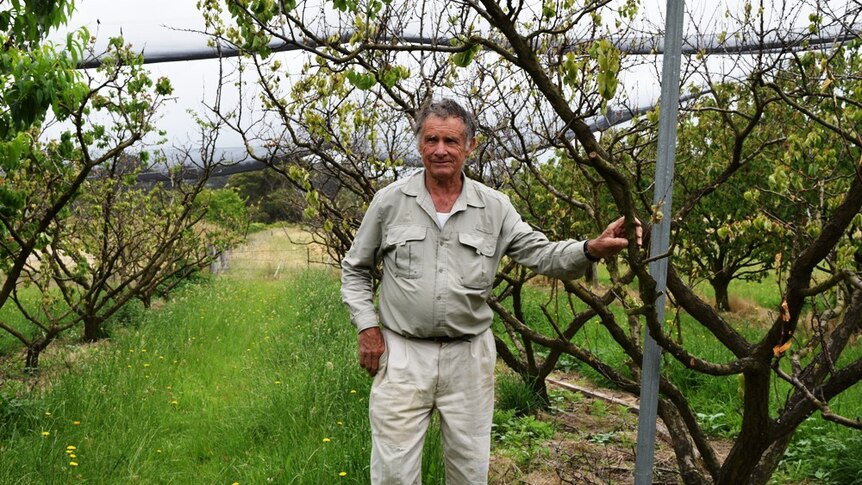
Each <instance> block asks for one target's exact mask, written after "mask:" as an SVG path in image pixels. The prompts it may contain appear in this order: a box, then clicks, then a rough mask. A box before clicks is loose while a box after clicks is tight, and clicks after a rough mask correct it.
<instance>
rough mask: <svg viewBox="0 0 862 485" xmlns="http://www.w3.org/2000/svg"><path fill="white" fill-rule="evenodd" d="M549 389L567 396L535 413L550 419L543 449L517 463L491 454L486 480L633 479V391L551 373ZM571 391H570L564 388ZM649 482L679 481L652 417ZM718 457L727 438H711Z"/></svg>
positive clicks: (534, 484)
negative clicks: (522, 464)
mask: <svg viewBox="0 0 862 485" xmlns="http://www.w3.org/2000/svg"><path fill="white" fill-rule="evenodd" d="M548 385H549V390H551V389H564V390H565V391H564V394H565V395H567V396H570V397H571V398H566V399H562V400H560V401H559V402H555V403H554V406H555V408H556V409H554V410H553V411H552V412H550V413H544V412H543V413H541V414H540V419H542V420H548V421H552V422H553V423H555V427H556V432H555V435H554V436H553V438H551V439H550V440H548V441H547V442H546V443H545V446H544V448H545V451H544V453H540V454H539V455H540V456H537V457H535V458H534V459H533V460H532V461H531V462H530V463H529V465H528V466H527V467H525V468H522V467H519V466H518V464H517V463H516V461H515V460H513V459H510V458H507V457H506V456H504V455H505V454H504V453H500V452H497V453H494V454H493V456H492V457H491V472H490V477H489V483H492V484H498V485H510V484H511V485H514V484H518V485H562V484H630V483H634V469H635V448H636V443H637V432H638V431H637V428H638V414H637V411H638V408H637V405H638V399H637V397H635V396H633V395H630V394H627V393H624V392H619V391H614V390H610V389H599V388H595V387H591V385H590V384H588V383H587V381H586V380H584V379H581V378H580V377H579V376H578V375H577V374H555V375H553V376H552V378H550V379H549V381H548ZM569 393H571V394H569ZM656 434H657V436H656V444H655V445H656V448H655V461H654V465H653V484H677V483H682V482H681V480H680V476H679V471H678V468H677V465H676V457H675V455H674V453H673V449H672V448H671V446H670V440H669V437H668V434H667V430H666V428H665V427H664V425H663V423H661V421H660V420H659V422H658V423H657V433H656ZM712 444H713V447H714V448H715V449H716V452H717V453H718V454H719V456H720V457H721V458H723V457H725V456H726V455H727V453H728V452H729V451H730V446H731V443H730V442H729V441H718V440H717V441H715V442H713V443H712Z"/></svg>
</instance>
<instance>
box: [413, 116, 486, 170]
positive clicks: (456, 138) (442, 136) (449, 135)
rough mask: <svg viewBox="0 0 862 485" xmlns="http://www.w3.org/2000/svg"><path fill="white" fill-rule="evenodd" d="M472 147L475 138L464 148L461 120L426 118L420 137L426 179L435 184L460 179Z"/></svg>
mask: <svg viewBox="0 0 862 485" xmlns="http://www.w3.org/2000/svg"><path fill="white" fill-rule="evenodd" d="M475 145H476V139H475V138H473V139H472V140H470V144H469V146H468V145H467V140H466V138H465V137H464V122H463V121H461V118H456V117H451V116H450V117H448V118H440V117H439V116H433V115H432V116H429V117H428V118H426V119H425V123H424V125H423V127H422V132H421V133H420V134H419V153H420V154H421V155H422V164H423V165H425V170H426V173H427V175H428V176H430V177H431V178H433V179H435V180H437V181H438V182H448V181H452V180H454V179H456V178H460V177H461V169H463V168H464V162H465V161H466V160H467V157H468V156H469V155H470V153H471V152H472V151H473V147H474V146H475Z"/></svg>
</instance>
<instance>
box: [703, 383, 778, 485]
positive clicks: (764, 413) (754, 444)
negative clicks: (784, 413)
mask: <svg viewBox="0 0 862 485" xmlns="http://www.w3.org/2000/svg"><path fill="white" fill-rule="evenodd" d="M743 375H744V376H745V384H744V386H745V387H744V388H745V398H744V404H743V413H742V431H741V432H740V434H739V436H738V437H737V438H736V441H735V442H734V444H733V448H732V449H731V450H730V454H728V455H727V458H726V459H725V460H724V464H723V465H722V466H721V471H720V474H719V478H718V480H716V482H715V483H716V485H742V484H746V483H748V481H749V479H751V477H752V476H753V475H754V473H755V470H756V469H757V466H758V464H759V463H760V461H761V458H762V457H763V454H764V453H765V452H766V450H767V449H768V448H769V447H770V445H771V444H772V443H771V442H770V437H769V425H770V419H769V391H770V386H769V378H770V371H769V369H768V368H767V369H765V370H764V369H758V370H755V371H750V372H745V373H744V374H743Z"/></svg>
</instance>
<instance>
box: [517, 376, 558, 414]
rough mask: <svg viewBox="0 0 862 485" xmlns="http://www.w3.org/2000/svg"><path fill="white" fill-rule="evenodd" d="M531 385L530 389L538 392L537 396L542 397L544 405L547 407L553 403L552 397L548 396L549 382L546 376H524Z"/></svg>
mask: <svg viewBox="0 0 862 485" xmlns="http://www.w3.org/2000/svg"><path fill="white" fill-rule="evenodd" d="M523 377H524V379H525V380H526V382H527V385H528V386H530V390H531V391H533V392H534V393H536V396H538V397H539V399H541V402H542V407H546V406H547V405H548V404H550V403H551V398H550V397H549V396H548V384H547V383H546V382H545V377H546V376H532V375H531V376H523Z"/></svg>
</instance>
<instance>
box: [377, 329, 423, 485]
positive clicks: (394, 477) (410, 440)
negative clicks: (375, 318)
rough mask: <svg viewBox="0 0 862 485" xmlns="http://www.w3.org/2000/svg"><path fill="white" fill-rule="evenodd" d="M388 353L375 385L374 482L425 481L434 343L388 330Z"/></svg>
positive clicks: (408, 484) (405, 483) (398, 484)
mask: <svg viewBox="0 0 862 485" xmlns="http://www.w3.org/2000/svg"><path fill="white" fill-rule="evenodd" d="M383 336H384V339H385V341H386V352H385V353H384V355H383V357H382V358H381V369H380V371H379V372H378V374H377V376H375V379H374V383H373V384H372V386H371V396H370V399H369V407H368V409H369V418H370V422H371V483H372V484H374V485H414V484H419V483H421V476H420V475H421V471H422V445H423V442H424V440H425V434H426V432H427V430H428V424H429V422H430V421H431V412H432V410H433V406H434V395H433V389H434V386H433V383H434V381H435V380H436V375H437V361H438V357H439V353H438V350H439V349H438V348H435V344H432V345H428V344H426V343H422V342H412V341H409V340H406V339H404V338H403V337H401V336H399V335H397V334H395V333H393V332H390V331H388V330H385V329H384V332H383Z"/></svg>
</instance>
